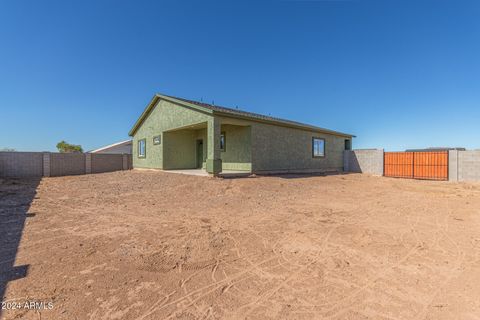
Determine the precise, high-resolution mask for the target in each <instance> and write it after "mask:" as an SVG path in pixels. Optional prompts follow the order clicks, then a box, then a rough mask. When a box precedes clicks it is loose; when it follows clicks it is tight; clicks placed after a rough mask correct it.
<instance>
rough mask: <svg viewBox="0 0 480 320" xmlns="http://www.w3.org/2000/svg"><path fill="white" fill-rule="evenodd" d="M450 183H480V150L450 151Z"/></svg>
mask: <svg viewBox="0 0 480 320" xmlns="http://www.w3.org/2000/svg"><path fill="white" fill-rule="evenodd" d="M448 156H449V166H448V175H449V180H450V181H480V150H472V151H459V150H451V151H449V155H448Z"/></svg>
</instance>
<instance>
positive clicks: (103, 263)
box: [0, 171, 480, 320]
mask: <svg viewBox="0 0 480 320" xmlns="http://www.w3.org/2000/svg"><path fill="white" fill-rule="evenodd" d="M37 183H39V184H38V187H37ZM35 188H36V190H37V192H36V194H35V193H34V190H35ZM30 204H31V205H30ZM0 216H1V219H2V220H1V222H0V224H1V231H2V235H1V236H0V238H1V240H0V241H1V247H0V268H3V269H0V270H2V272H3V276H2V278H0V279H2V281H3V283H4V284H5V283H6V291H5V297H4V299H3V301H4V302H12V301H16V302H19V303H20V302H21V303H23V302H31V301H37V302H38V301H43V302H46V303H47V302H51V303H52V304H53V308H52V309H48V308H43V309H41V310H33V309H28V308H20V309H17V310H3V311H2V316H1V317H2V319H65V320H67V319H68V320H71V319H92V320H100V319H138V320H142V319H220V318H222V319H480V184H476V185H475V184H454V183H448V182H428V181H412V180H400V179H389V178H381V177H370V176H363V175H358V174H351V175H337V176H326V177H321V176H317V177H305V176H300V177H298V176H283V177H257V178H241V179H216V178H208V177H195V176H185V175H179V174H171V173H162V172H140V171H132V172H116V173H107V174H97V175H86V176H74V177H59V178H44V179H42V180H41V181H40V182H37V181H25V180H1V184H0ZM19 217H20V218H19ZM23 220H25V221H24V223H23ZM15 237H17V238H18V239H15ZM13 260H14V263H13ZM10 269H11V270H10ZM10 308H11V306H10Z"/></svg>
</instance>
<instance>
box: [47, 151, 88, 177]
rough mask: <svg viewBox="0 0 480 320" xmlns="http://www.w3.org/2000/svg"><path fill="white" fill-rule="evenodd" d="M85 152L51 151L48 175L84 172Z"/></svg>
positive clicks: (67, 174) (56, 175)
mask: <svg viewBox="0 0 480 320" xmlns="http://www.w3.org/2000/svg"><path fill="white" fill-rule="evenodd" d="M85 172H86V171H85V154H83V153H51V154H50V176H52V177H58V176H70V175H77V174H85Z"/></svg>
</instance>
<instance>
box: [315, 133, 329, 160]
mask: <svg viewBox="0 0 480 320" xmlns="http://www.w3.org/2000/svg"><path fill="white" fill-rule="evenodd" d="M315 140H322V141H323V155H315ZM326 154H327V142H326V141H325V138H320V137H312V158H325V156H326Z"/></svg>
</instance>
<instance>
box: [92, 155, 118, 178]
mask: <svg viewBox="0 0 480 320" xmlns="http://www.w3.org/2000/svg"><path fill="white" fill-rule="evenodd" d="M91 158H92V160H91V162H92V169H91V170H92V173H101V172H111V171H119V170H123V155H122V154H101V153H92V154H91Z"/></svg>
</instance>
